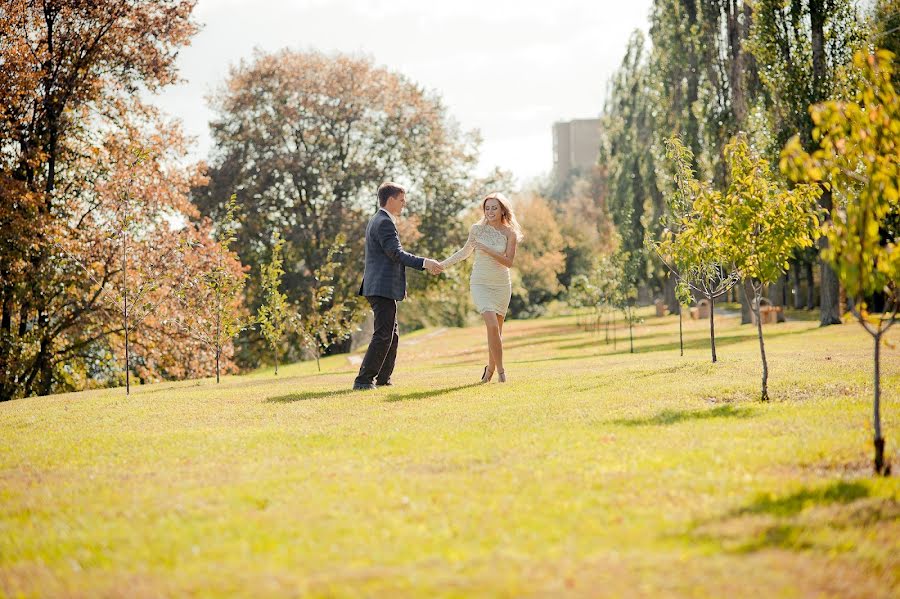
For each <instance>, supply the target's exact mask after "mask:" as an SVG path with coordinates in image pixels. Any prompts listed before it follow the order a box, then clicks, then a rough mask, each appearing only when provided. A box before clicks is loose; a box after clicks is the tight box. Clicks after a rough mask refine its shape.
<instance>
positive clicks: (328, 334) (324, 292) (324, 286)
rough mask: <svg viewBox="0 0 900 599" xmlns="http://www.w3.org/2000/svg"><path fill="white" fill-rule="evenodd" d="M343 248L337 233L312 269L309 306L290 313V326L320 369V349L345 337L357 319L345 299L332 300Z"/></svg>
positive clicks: (355, 325)
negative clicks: (321, 259)
mask: <svg viewBox="0 0 900 599" xmlns="http://www.w3.org/2000/svg"><path fill="white" fill-rule="evenodd" d="M346 248H347V240H346V238H345V237H344V236H343V235H338V236H337V239H335V241H334V243H333V244H332V245H331V247H330V248H328V255H327V258H326V260H325V262H324V263H323V264H322V265H321V266H319V267H318V268H317V269H316V270H315V272H314V273H313V283H312V285H311V286H310V292H309V294H310V302H309V306H310V307H309V308H308V309H306V311H305V312H301V313H298V314H296V315H295V317H294V329H295V330H296V331H297V333H298V334H299V336H300V342H301V344H302V345H303V347H304V348H305V349H306V350H308V351H309V352H311V353H312V354H313V356H314V357H315V359H316V368H318V370H319V371H320V372H321V371H322V365H321V363H320V358H321V356H322V352H323V351H324V350H325V349H327V348H328V347H329V346H331V345H332V344H334V343H336V342H339V341H342V340H344V339H346V338H347V337H349V336H350V333H352V332H353V330H354V329H355V328H356V327H357V326H358V323H359V316H358V314H357V313H356V312H355V311H354V310H352V309H351V308H350V306H348V305H346V304H345V303H342V302H341V301H336V297H335V286H336V280H337V277H338V273H339V272H340V271H341V266H342V261H341V260H340V257H341V254H342V253H343V252H345V251H346Z"/></svg>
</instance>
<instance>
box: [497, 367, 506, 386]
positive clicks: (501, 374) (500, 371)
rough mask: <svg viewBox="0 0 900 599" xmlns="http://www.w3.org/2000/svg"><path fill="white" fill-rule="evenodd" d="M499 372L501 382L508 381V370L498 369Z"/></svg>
mask: <svg viewBox="0 0 900 599" xmlns="http://www.w3.org/2000/svg"><path fill="white" fill-rule="evenodd" d="M497 374H498V375H499V376H500V382H501V383H505V382H506V371H505V370H498V371H497Z"/></svg>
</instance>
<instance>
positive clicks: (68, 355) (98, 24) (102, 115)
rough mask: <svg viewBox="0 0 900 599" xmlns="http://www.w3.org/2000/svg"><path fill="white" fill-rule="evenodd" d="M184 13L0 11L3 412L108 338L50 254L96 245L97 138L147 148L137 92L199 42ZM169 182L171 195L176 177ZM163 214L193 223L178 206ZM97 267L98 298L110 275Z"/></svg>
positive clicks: (30, 4) (106, 2)
mask: <svg viewBox="0 0 900 599" xmlns="http://www.w3.org/2000/svg"><path fill="white" fill-rule="evenodd" d="M193 6H194V1H193V0H165V1H161V2H142V1H140V0H115V1H114V0H97V1H94V2H84V1H82V0H55V1H51V0H47V1H44V2H35V1H32V0H10V1H8V2H5V3H4V6H3V9H2V10H0V56H2V63H3V69H2V73H0V105H2V106H3V107H4V108H3V110H2V111H0V139H2V140H3V141H2V147H3V151H2V152H0V199H2V202H0V231H2V233H0V281H2V283H0V400H3V399H10V398H11V397H15V396H21V395H31V394H35V393H37V394H46V393H50V392H52V391H53V390H54V389H57V388H67V387H68V386H69V382H67V374H66V371H65V369H63V368H62V364H63V363H64V361H65V360H75V359H77V357H78V356H79V355H83V354H85V352H88V351H89V350H90V348H91V347H94V345H95V344H96V343H97V342H98V341H99V340H100V339H102V338H103V337H104V335H105V334H106V333H108V332H109V331H110V330H113V329H114V327H110V326H108V322H107V323H103V322H100V323H98V322H97V320H96V319H97V318H98V317H100V316H102V315H103V310H102V308H101V304H102V302H103V300H102V289H97V284H96V283H95V282H93V281H91V280H90V279H89V278H88V277H85V276H84V273H83V271H82V270H81V269H80V268H78V267H74V266H72V265H71V263H70V262H69V261H67V260H64V259H61V258H60V254H59V251H58V250H57V249H56V248H57V244H62V245H66V246H68V245H73V244H74V245H77V246H82V247H84V246H86V245H90V243H91V241H95V236H94V235H93V233H92V232H90V231H89V230H88V229H89V228H90V227H91V225H92V222H91V221H92V218H93V217H92V215H93V214H94V213H95V212H96V211H98V208H99V207H100V205H101V204H102V199H103V194H104V192H103V190H102V186H103V185H104V181H107V182H108V181H109V180H110V176H111V175H110V173H112V171H114V170H115V166H114V164H111V163H110V162H108V161H105V159H107V158H109V155H110V152H109V151H108V150H109V148H110V147H113V146H114V145H115V139H113V138H111V137H110V136H104V132H107V133H108V132H110V131H115V132H117V134H118V136H120V137H124V138H126V139H129V142H131V143H140V141H142V140H136V139H134V138H133V137H130V136H131V134H132V133H134V131H131V130H129V128H128V126H127V125H126V123H127V121H129V120H132V119H133V115H134V114H135V113H137V112H140V107H139V105H138V103H137V102H136V101H135V100H134V99H133V97H132V96H133V92H134V91H135V90H136V89H137V88H139V87H140V88H144V89H148V90H150V91H151V92H152V91H155V90H157V89H159V88H160V87H162V86H164V85H166V84H168V83H171V82H172V81H174V80H175V75H176V73H175V66H174V63H175V57H176V54H177V51H178V49H179V48H180V47H181V46H183V45H184V44H185V43H187V41H188V40H189V38H190V36H191V35H192V34H193V33H194V31H196V25H195V23H194V22H193V21H192V20H191V18H190V14H191V11H192V9H193ZM146 122H149V120H148V119H145V123H146ZM101 123H102V124H101ZM158 124H159V123H158V121H157V122H156V123H154V124H153V125H151V128H153V127H155V126H156V125H158ZM139 133H140V134H141V135H143V134H146V133H147V131H146V128H145V129H144V131H139ZM167 135H169V134H168V133H166V132H162V137H166V136H167ZM141 145H143V144H141ZM104 146H105V147H104ZM177 148H178V145H174V146H172V150H169V151H165V152H163V154H162V155H163V156H164V157H171V156H172V153H173V152H177ZM164 163H165V160H161V161H158V162H152V163H151V164H155V165H162V164H164ZM163 168H172V165H171V164H169V165H168V166H166V167H163ZM171 175H172V177H173V179H174V180H175V181H176V184H175V185H174V186H173V188H172V189H173V190H178V189H179V184H180V181H183V180H184V175H183V174H180V173H178V172H177V171H175V170H173V171H172V172H171ZM157 191H159V188H157ZM173 195H177V192H176V193H174V194H167V195H165V196H164V198H165V200H167V201H168V200H171V199H173ZM157 199H162V198H157ZM163 203H165V202H158V203H155V204H156V205H161V204H163ZM171 208H172V210H171V212H178V211H189V209H188V207H187V205H186V203H185V202H183V201H180V203H178V204H176V205H174V206H171ZM100 264H102V265H104V266H103V270H104V274H103V275H102V276H101V277H100V278H99V279H98V280H99V281H100V283H101V285H100V286H101V288H102V287H104V286H106V285H109V284H110V278H111V276H112V271H113V270H114V269H115V267H114V266H113V265H112V263H108V262H103V261H102V260H101V262H100ZM106 316H107V317H110V314H108V313H107V314H106ZM63 356H65V358H63Z"/></svg>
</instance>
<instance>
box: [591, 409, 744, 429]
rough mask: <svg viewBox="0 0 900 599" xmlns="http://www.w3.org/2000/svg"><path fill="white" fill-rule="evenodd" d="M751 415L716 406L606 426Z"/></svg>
mask: <svg viewBox="0 0 900 599" xmlns="http://www.w3.org/2000/svg"><path fill="white" fill-rule="evenodd" d="M752 415H753V410H751V409H750V408H735V407H734V406H728V405H726V406H718V407H716V408H713V409H711V410H663V411H662V412H660V413H659V414H656V415H655V416H649V417H647V418H620V419H618V420H611V421H609V422H608V424H621V425H623V426H668V425H670V424H677V423H679V422H685V421H687V420H707V419H709V418H748V417H750V416H752Z"/></svg>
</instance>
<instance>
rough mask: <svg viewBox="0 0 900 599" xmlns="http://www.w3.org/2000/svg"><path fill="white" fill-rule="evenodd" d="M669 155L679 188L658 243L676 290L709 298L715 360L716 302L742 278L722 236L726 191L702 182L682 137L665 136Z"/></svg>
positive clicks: (680, 294)
mask: <svg viewBox="0 0 900 599" xmlns="http://www.w3.org/2000/svg"><path fill="white" fill-rule="evenodd" d="M666 155H667V157H668V158H669V159H670V160H671V161H672V164H673V166H674V172H675V190H674V192H673V193H672V195H671V197H670V198H669V209H670V213H671V216H670V217H669V218H668V220H667V226H666V228H665V229H664V230H663V232H662V235H661V238H660V240H659V241H657V242H654V243H653V246H654V249H655V251H656V252H657V254H658V255H659V256H660V257H661V258H662V260H663V262H664V263H665V264H666V265H667V267H668V268H669V272H670V273H671V274H672V276H674V277H675V278H676V279H677V280H678V283H677V286H676V293H677V294H678V297H679V298H680V299H681V300H682V301H684V300H687V299H688V298H689V297H692V296H693V295H694V294H697V295H699V296H700V297H703V298H705V299H706V300H708V302H709V341H710V350H711V352H712V361H713V362H715V361H716V360H717V357H716V326H715V312H714V308H715V300H716V298H719V297H721V296H723V295H725V294H726V293H727V292H728V291H729V290H730V289H731V288H732V287H733V286H734V285H735V284H736V283H737V281H738V279H739V275H738V273H737V271H736V269H735V267H734V263H733V262H732V261H731V256H730V255H729V253H728V252H727V251H726V246H725V243H724V240H723V230H722V227H723V224H724V222H725V214H724V212H723V210H724V204H723V201H722V194H721V193H719V192H718V191H716V190H714V189H713V188H712V186H711V185H710V184H709V183H707V182H702V181H698V180H697V178H696V177H695V176H694V171H693V169H692V168H691V161H692V157H691V151H690V150H689V149H688V148H686V147H684V145H683V144H682V143H681V141H680V140H679V139H678V138H677V137H672V138H669V139H668V140H666Z"/></svg>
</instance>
